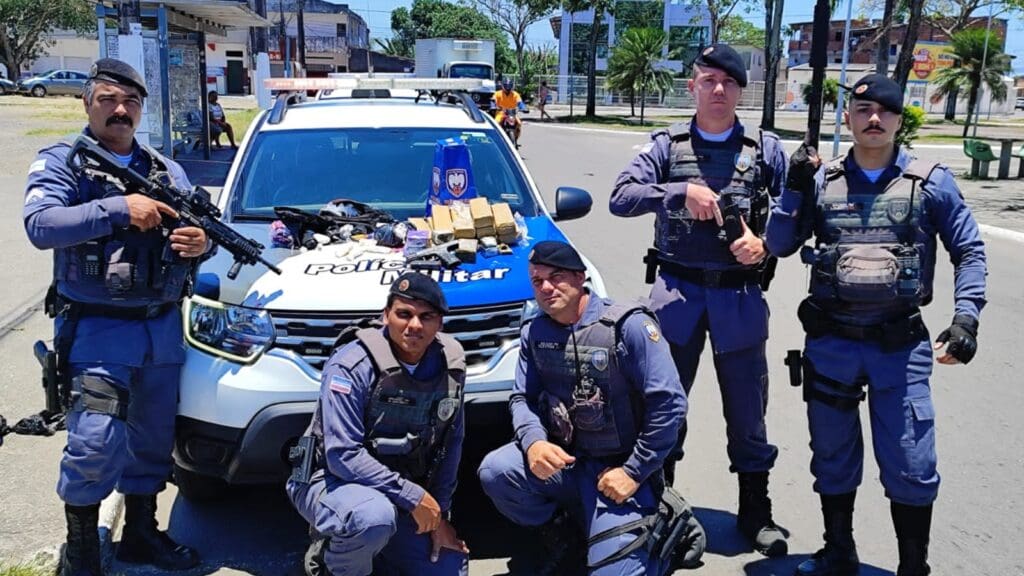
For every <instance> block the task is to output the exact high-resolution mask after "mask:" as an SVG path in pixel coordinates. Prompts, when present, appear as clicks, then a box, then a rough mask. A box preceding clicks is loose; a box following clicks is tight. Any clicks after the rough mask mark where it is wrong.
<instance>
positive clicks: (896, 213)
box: [885, 198, 910, 223]
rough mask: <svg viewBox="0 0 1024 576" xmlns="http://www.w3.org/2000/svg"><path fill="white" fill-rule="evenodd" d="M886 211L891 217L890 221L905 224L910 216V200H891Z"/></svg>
mask: <svg viewBox="0 0 1024 576" xmlns="http://www.w3.org/2000/svg"><path fill="white" fill-rule="evenodd" d="M885 211H886V213H887V214H888V215H889V219H890V220H892V221H893V222H895V223H900V222H903V221H904V220H906V219H907V216H909V215H910V200H907V199H905V198H900V199H897V200H890V201H889V205H888V206H887V207H886V209H885Z"/></svg>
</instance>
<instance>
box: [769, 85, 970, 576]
mask: <svg viewBox="0 0 1024 576" xmlns="http://www.w3.org/2000/svg"><path fill="white" fill-rule="evenodd" d="M902 111H903V90H901V89H900V87H899V85H898V84H896V83H895V82H893V81H892V80H890V79H889V78H887V77H886V76H884V75H881V74H871V75H868V76H865V77H864V78H862V79H861V80H860V81H859V82H857V83H856V84H855V85H854V87H853V90H852V94H851V100H850V107H849V109H848V110H847V112H846V113H845V119H846V125H847V127H848V128H849V130H850V132H851V134H852V135H853V138H854V145H853V148H852V149H851V151H850V153H849V154H848V155H846V156H844V157H839V158H837V159H835V160H832V161H830V162H828V163H827V164H826V165H825V166H824V167H822V168H821V169H820V170H816V167H815V164H814V159H815V158H816V157H815V155H814V153H813V150H808V149H806V148H805V149H803V150H798V152H797V153H795V154H794V163H793V164H792V165H791V167H790V182H791V183H790V185H789V186H788V187H787V191H786V192H784V193H783V195H782V198H781V199H780V202H779V204H778V205H777V206H775V208H774V209H773V213H772V218H771V220H770V221H769V226H768V237H767V241H768V246H769V249H770V250H771V252H772V253H773V254H778V255H780V256H785V255H789V254H792V253H793V252H795V251H796V250H797V248H799V247H800V246H801V245H802V244H803V243H804V241H806V240H807V239H808V238H810V236H811V235H812V234H813V236H814V237H815V247H814V248H813V249H812V248H810V247H809V246H808V247H805V248H804V249H803V250H802V251H801V259H802V260H804V262H805V263H807V264H810V265H811V285H810V296H809V297H808V298H807V299H806V300H804V301H803V303H802V304H801V305H800V309H799V317H800V321H801V323H802V324H803V326H804V330H805V331H806V332H807V340H806V344H805V350H804V360H803V366H802V368H803V386H804V399H805V400H807V415H808V419H809V423H810V431H811V450H812V453H813V456H812V459H811V473H812V474H813V475H814V478H815V482H814V490H815V491H816V492H818V493H819V494H820V496H821V508H822V513H823V515H824V523H825V546H824V548H823V549H822V550H820V551H818V553H816V554H815V555H814V556H813V557H812V558H811V559H810V560H808V561H806V562H804V563H802V564H800V566H799V567H798V568H797V571H796V573H797V574H799V575H804V576H810V575H816V576H826V575H828V576H838V575H847V574H856V573H857V567H858V560H857V551H856V547H855V545H854V541H853V505H854V497H855V495H856V491H857V486H858V485H859V484H860V482H861V476H862V474H863V459H864V443H863V439H862V437H861V432H860V430H861V428H860V416H859V411H858V406H859V403H860V401H861V400H862V399H864V397H865V392H864V389H865V387H866V389H867V398H868V411H869V413H870V415H871V431H872V441H873V444H874V452H875V459H876V460H877V461H878V466H879V468H880V470H881V481H882V486H883V487H884V488H885V494H886V496H887V497H888V498H889V499H890V500H891V511H892V519H893V525H894V526H895V529H896V537H897V540H898V542H899V569H898V571H897V574H898V575H899V576H922V575H926V574H928V573H929V572H930V569H929V567H928V564H927V555H928V538H929V530H930V525H931V517H932V502H933V501H934V500H935V498H936V494H937V492H938V488H939V475H938V473H937V472H936V469H935V430H934V423H935V422H934V420H935V411H934V408H933V406H932V399H931V390H930V388H929V385H928V379H929V376H930V375H931V372H932V350H933V346H932V345H931V344H930V342H929V337H928V331H927V329H926V328H925V326H924V324H923V323H922V321H921V313H920V307H921V306H924V305H925V304H927V303H928V302H929V301H930V300H931V298H932V279H933V277H934V268H935V258H936V241H935V240H936V237H938V238H939V239H940V240H941V241H942V244H943V245H944V246H945V248H946V250H947V251H948V252H949V254H950V259H951V261H952V263H953V266H954V268H955V276H956V286H955V302H956V304H955V309H954V316H953V323H952V325H951V326H950V327H949V328H947V329H946V330H944V331H943V332H941V333H940V334H939V335H938V338H937V339H936V343H935V345H934V349H935V350H942V352H941V356H939V358H938V362H939V363H940V364H959V363H964V364H966V363H967V362H970V360H971V358H973V357H974V353H975V350H976V347H977V344H976V340H975V339H976V336H977V330H978V316H979V313H980V312H981V309H982V307H983V306H984V305H985V273H986V264H985V252H984V245H983V243H982V240H981V238H980V236H979V234H978V226H977V224H976V223H975V221H974V218H973V217H972V216H971V211H970V210H969V209H968V208H967V205H966V204H965V203H964V199H963V197H962V196H961V194H960V190H959V189H958V188H957V186H956V183H955V182H954V180H953V175H952V173H951V172H950V171H949V169H948V168H946V167H944V166H940V165H937V164H935V163H934V162H930V161H925V160H919V159H915V158H913V157H912V156H911V155H910V153H909V152H908V151H907V150H905V149H902V148H900V147H898V146H896V145H895V144H894V142H893V138H894V136H895V135H896V132H897V131H898V130H899V128H900V124H901V122H902V116H901V114H902ZM815 172H816V174H815ZM791 354H793V355H795V354H798V352H792V353H791ZM789 362H790V363H791V365H792V366H791V368H793V367H795V366H796V362H797V360H796V359H795V358H794V359H793V360H790V361H789Z"/></svg>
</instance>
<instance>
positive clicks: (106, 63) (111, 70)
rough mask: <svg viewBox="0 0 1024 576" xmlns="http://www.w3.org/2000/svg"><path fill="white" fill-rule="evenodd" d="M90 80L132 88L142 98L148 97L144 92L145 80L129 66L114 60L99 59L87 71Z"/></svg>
mask: <svg viewBox="0 0 1024 576" xmlns="http://www.w3.org/2000/svg"><path fill="white" fill-rule="evenodd" d="M89 79H90V80H102V81H104V82H111V83H113V84H121V85H123V86H132V87H134V88H136V89H137V90H138V91H139V94H142V97H143V98H146V97H147V96H149V93H148V92H146V80H145V79H144V78H143V77H142V75H141V74H139V73H138V72H137V71H136V70H135V68H132V67H131V65H130V64H128V63H126V62H122V61H120V60H115V59H113V58H100V59H99V60H97V61H96V62H95V63H94V64H93V65H92V68H90V69H89Z"/></svg>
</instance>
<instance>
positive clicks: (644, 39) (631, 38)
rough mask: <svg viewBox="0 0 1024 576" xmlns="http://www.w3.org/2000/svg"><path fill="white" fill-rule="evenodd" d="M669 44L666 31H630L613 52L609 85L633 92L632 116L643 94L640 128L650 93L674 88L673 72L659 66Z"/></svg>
mask: <svg viewBox="0 0 1024 576" xmlns="http://www.w3.org/2000/svg"><path fill="white" fill-rule="evenodd" d="M667 43H668V36H667V35H666V34H665V31H664V30H658V29H655V28H630V29H629V30H627V31H626V33H625V34H623V35H622V36H621V37H620V38H619V39H618V42H617V43H616V45H615V48H613V49H612V54H611V57H610V58H609V60H608V84H609V86H610V87H612V88H615V89H618V90H627V91H629V101H630V108H631V113H632V114H635V113H636V109H635V100H636V94H637V92H639V93H640V125H641V126H643V124H644V108H645V102H646V97H647V93H648V92H649V91H652V90H669V89H671V88H672V71H671V70H668V69H666V68H662V67H660V66H658V62H659V61H660V60H662V58H663V56H662V52H663V51H664V49H665V45H666V44H667Z"/></svg>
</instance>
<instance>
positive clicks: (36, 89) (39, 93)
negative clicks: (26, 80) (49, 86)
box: [32, 84, 46, 98]
mask: <svg viewBox="0 0 1024 576" xmlns="http://www.w3.org/2000/svg"><path fill="white" fill-rule="evenodd" d="M32 95H33V96H35V97H36V98H42V97H43V96H46V86H43V85H42V84H39V85H36V86H33V87H32Z"/></svg>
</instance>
